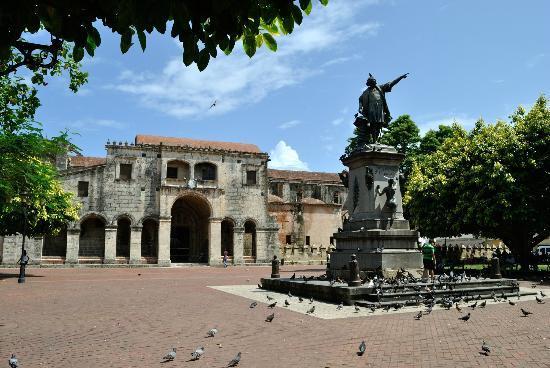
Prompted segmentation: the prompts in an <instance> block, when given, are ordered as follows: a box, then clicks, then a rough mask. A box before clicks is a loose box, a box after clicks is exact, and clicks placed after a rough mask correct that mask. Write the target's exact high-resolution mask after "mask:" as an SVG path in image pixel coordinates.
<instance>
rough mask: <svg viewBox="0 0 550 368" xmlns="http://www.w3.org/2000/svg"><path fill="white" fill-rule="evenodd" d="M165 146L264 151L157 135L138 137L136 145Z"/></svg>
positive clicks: (246, 151) (230, 143) (244, 145)
mask: <svg viewBox="0 0 550 368" xmlns="http://www.w3.org/2000/svg"><path fill="white" fill-rule="evenodd" d="M161 143H162V144H163V145H165V146H188V147H193V148H213V149H219V150H224V151H233V152H243V153H261V152H262V151H261V150H260V148H258V146H256V145H255V144H247V143H232V142H215V141H203V140H198V139H191V138H177V137H160V136H155V135H142V134H138V135H136V140H135V144H151V145H160V144H161Z"/></svg>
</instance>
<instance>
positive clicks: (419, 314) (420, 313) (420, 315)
mask: <svg viewBox="0 0 550 368" xmlns="http://www.w3.org/2000/svg"><path fill="white" fill-rule="evenodd" d="M414 318H415V319H416V320H417V321H419V320H420V318H422V311H420V312H418V314H417V315H416V316H415V317H414Z"/></svg>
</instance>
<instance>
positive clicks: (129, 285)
mask: <svg viewBox="0 0 550 368" xmlns="http://www.w3.org/2000/svg"><path fill="white" fill-rule="evenodd" d="M281 271H282V276H283V277H287V276H290V275H291V274H292V273H293V272H296V273H297V274H298V275H302V274H305V275H318V274H320V273H321V272H322V271H323V268H321V267H316V266H288V267H287V266H285V267H282V270H281ZM17 273H18V269H14V268H11V269H0V291H1V296H2V297H1V299H0V311H1V312H0V358H1V359H4V361H6V360H7V359H8V358H9V356H10V354H11V353H12V352H14V353H16V354H17V356H18V357H19V360H20V365H21V367H22V368H28V367H56V368H61V367H70V368H75V367H79V368H80V367H82V368H85V367H94V368H96V367H165V368H168V367H225V366H226V365H227V363H228V362H229V361H230V360H231V359H232V358H233V357H234V356H235V355H236V354H237V352H239V351H240V352H242V360H241V363H240V365H239V366H240V367H256V368H262V367H312V368H314V367H315V368H317V367H393V368H396V367H415V366H418V367H420V366H422V367H477V366H482V367H544V366H546V367H548V366H550V299H549V301H548V302H547V303H546V304H537V303H536V302H535V301H533V300H527V298H522V299H525V300H522V301H519V303H517V304H516V306H511V305H509V304H504V303H499V304H488V305H487V307H486V308H485V309H476V310H474V311H472V317H471V319H470V320H469V321H468V322H463V321H461V320H459V319H458V317H459V316H461V314H460V313H459V312H458V311H456V310H455V309H454V308H453V309H451V310H449V311H446V310H441V309H434V311H433V312H432V313H431V314H430V315H426V316H424V317H423V318H422V319H421V320H419V321H416V320H415V319H414V318H413V317H414V315H415V314H416V313H415V312H416V311H417V309H413V310H412V312H410V313H386V312H381V313H380V312H377V313H375V314H374V315H371V314H370V313H369V312H368V311H367V310H361V311H360V312H359V313H358V314H355V312H354V311H353V310H352V308H353V307H344V310H342V311H336V305H323V304H321V303H319V302H317V301H315V302H314V305H317V309H318V311H319V316H315V315H313V316H311V315H307V314H304V313H303V311H302V310H301V309H306V308H305V307H306V306H305V305H304V306H298V304H299V303H298V300H297V298H296V297H294V298H291V300H290V301H291V306H290V307H288V308H285V307H284V306H283V303H282V302H280V303H278V304H279V305H280V306H278V307H276V308H275V309H274V312H275V319H274V320H273V322H272V323H267V322H264V320H265V318H266V316H267V315H268V314H270V313H271V310H270V309H268V308H267V307H266V306H267V298H265V296H264V294H269V295H271V296H273V297H275V298H276V300H281V301H283V302H284V299H285V298H286V297H285V296H282V295H276V294H274V293H267V292H265V291H261V290H258V291H254V289H255V287H254V286H255V285H256V284H257V283H258V282H259V280H260V278H261V277H265V276H268V275H269V273H270V268H268V267H230V268H227V269H223V268H211V267H189V268H131V269H128V268H107V269H92V268H81V269H29V270H28V272H27V274H28V277H27V282H26V284H24V285H18V284H17ZM522 285H523V286H526V287H529V286H530V283H525V284H522ZM545 288H548V286H545ZM539 289H540V287H537V288H536V289H535V290H539ZM549 294H550V293H549ZM247 296H248V297H247ZM249 297H250V298H251V299H250V298H249ZM514 299H515V298H514ZM253 300H258V301H259V303H258V306H257V307H256V308H253V309H251V308H249V305H250V303H251V302H252V301H253ZM304 303H307V304H308V305H307V306H309V301H304ZM521 307H523V308H524V309H527V310H529V311H531V312H533V315H530V316H529V317H522V316H521V312H520V308H521ZM331 310H334V312H330V311H331ZM463 310H464V311H466V310H469V308H467V307H466V306H465V305H463ZM464 311H463V313H464ZM331 313H334V316H335V317H337V318H333V317H331V316H330V315H331ZM336 313H342V315H337V314H336ZM213 327H217V328H218V329H219V334H218V335H216V337H214V338H210V339H208V338H205V336H206V332H207V331H208V330H209V329H210V328H213ZM483 339H485V340H486V341H487V342H488V343H489V344H490V346H491V348H492V353H491V354H490V355H489V356H483V355H481V354H479V352H480V347H481V342H482V340H483ZM362 340H365V341H366V344H367V350H366V353H365V355H364V356H362V357H359V356H357V355H356V351H357V348H358V346H359V344H360V342H361V341H362ZM199 346H204V347H205V354H204V356H203V357H202V358H201V359H200V360H199V361H196V362H189V361H188V360H189V358H190V357H191V356H190V353H191V352H192V351H194V350H195V348H197V347H199ZM172 347H176V348H177V357H176V359H175V361H173V362H169V363H160V362H161V357H162V356H163V355H164V354H165V353H166V352H168V350H170V348H172Z"/></svg>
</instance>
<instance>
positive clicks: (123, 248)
mask: <svg viewBox="0 0 550 368" xmlns="http://www.w3.org/2000/svg"><path fill="white" fill-rule="evenodd" d="M132 223H133V221H132V219H131V218H130V217H129V216H127V215H125V214H124V215H120V216H117V218H116V256H117V257H126V258H128V257H130V237H131V236H132V229H131V228H132Z"/></svg>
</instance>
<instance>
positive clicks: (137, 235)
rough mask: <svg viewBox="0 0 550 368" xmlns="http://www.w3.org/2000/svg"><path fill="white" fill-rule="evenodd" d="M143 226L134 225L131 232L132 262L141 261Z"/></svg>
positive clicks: (138, 262)
mask: <svg viewBox="0 0 550 368" xmlns="http://www.w3.org/2000/svg"><path fill="white" fill-rule="evenodd" d="M141 229H142V227H141V226H132V233H131V234H130V264H140V263H141Z"/></svg>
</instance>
